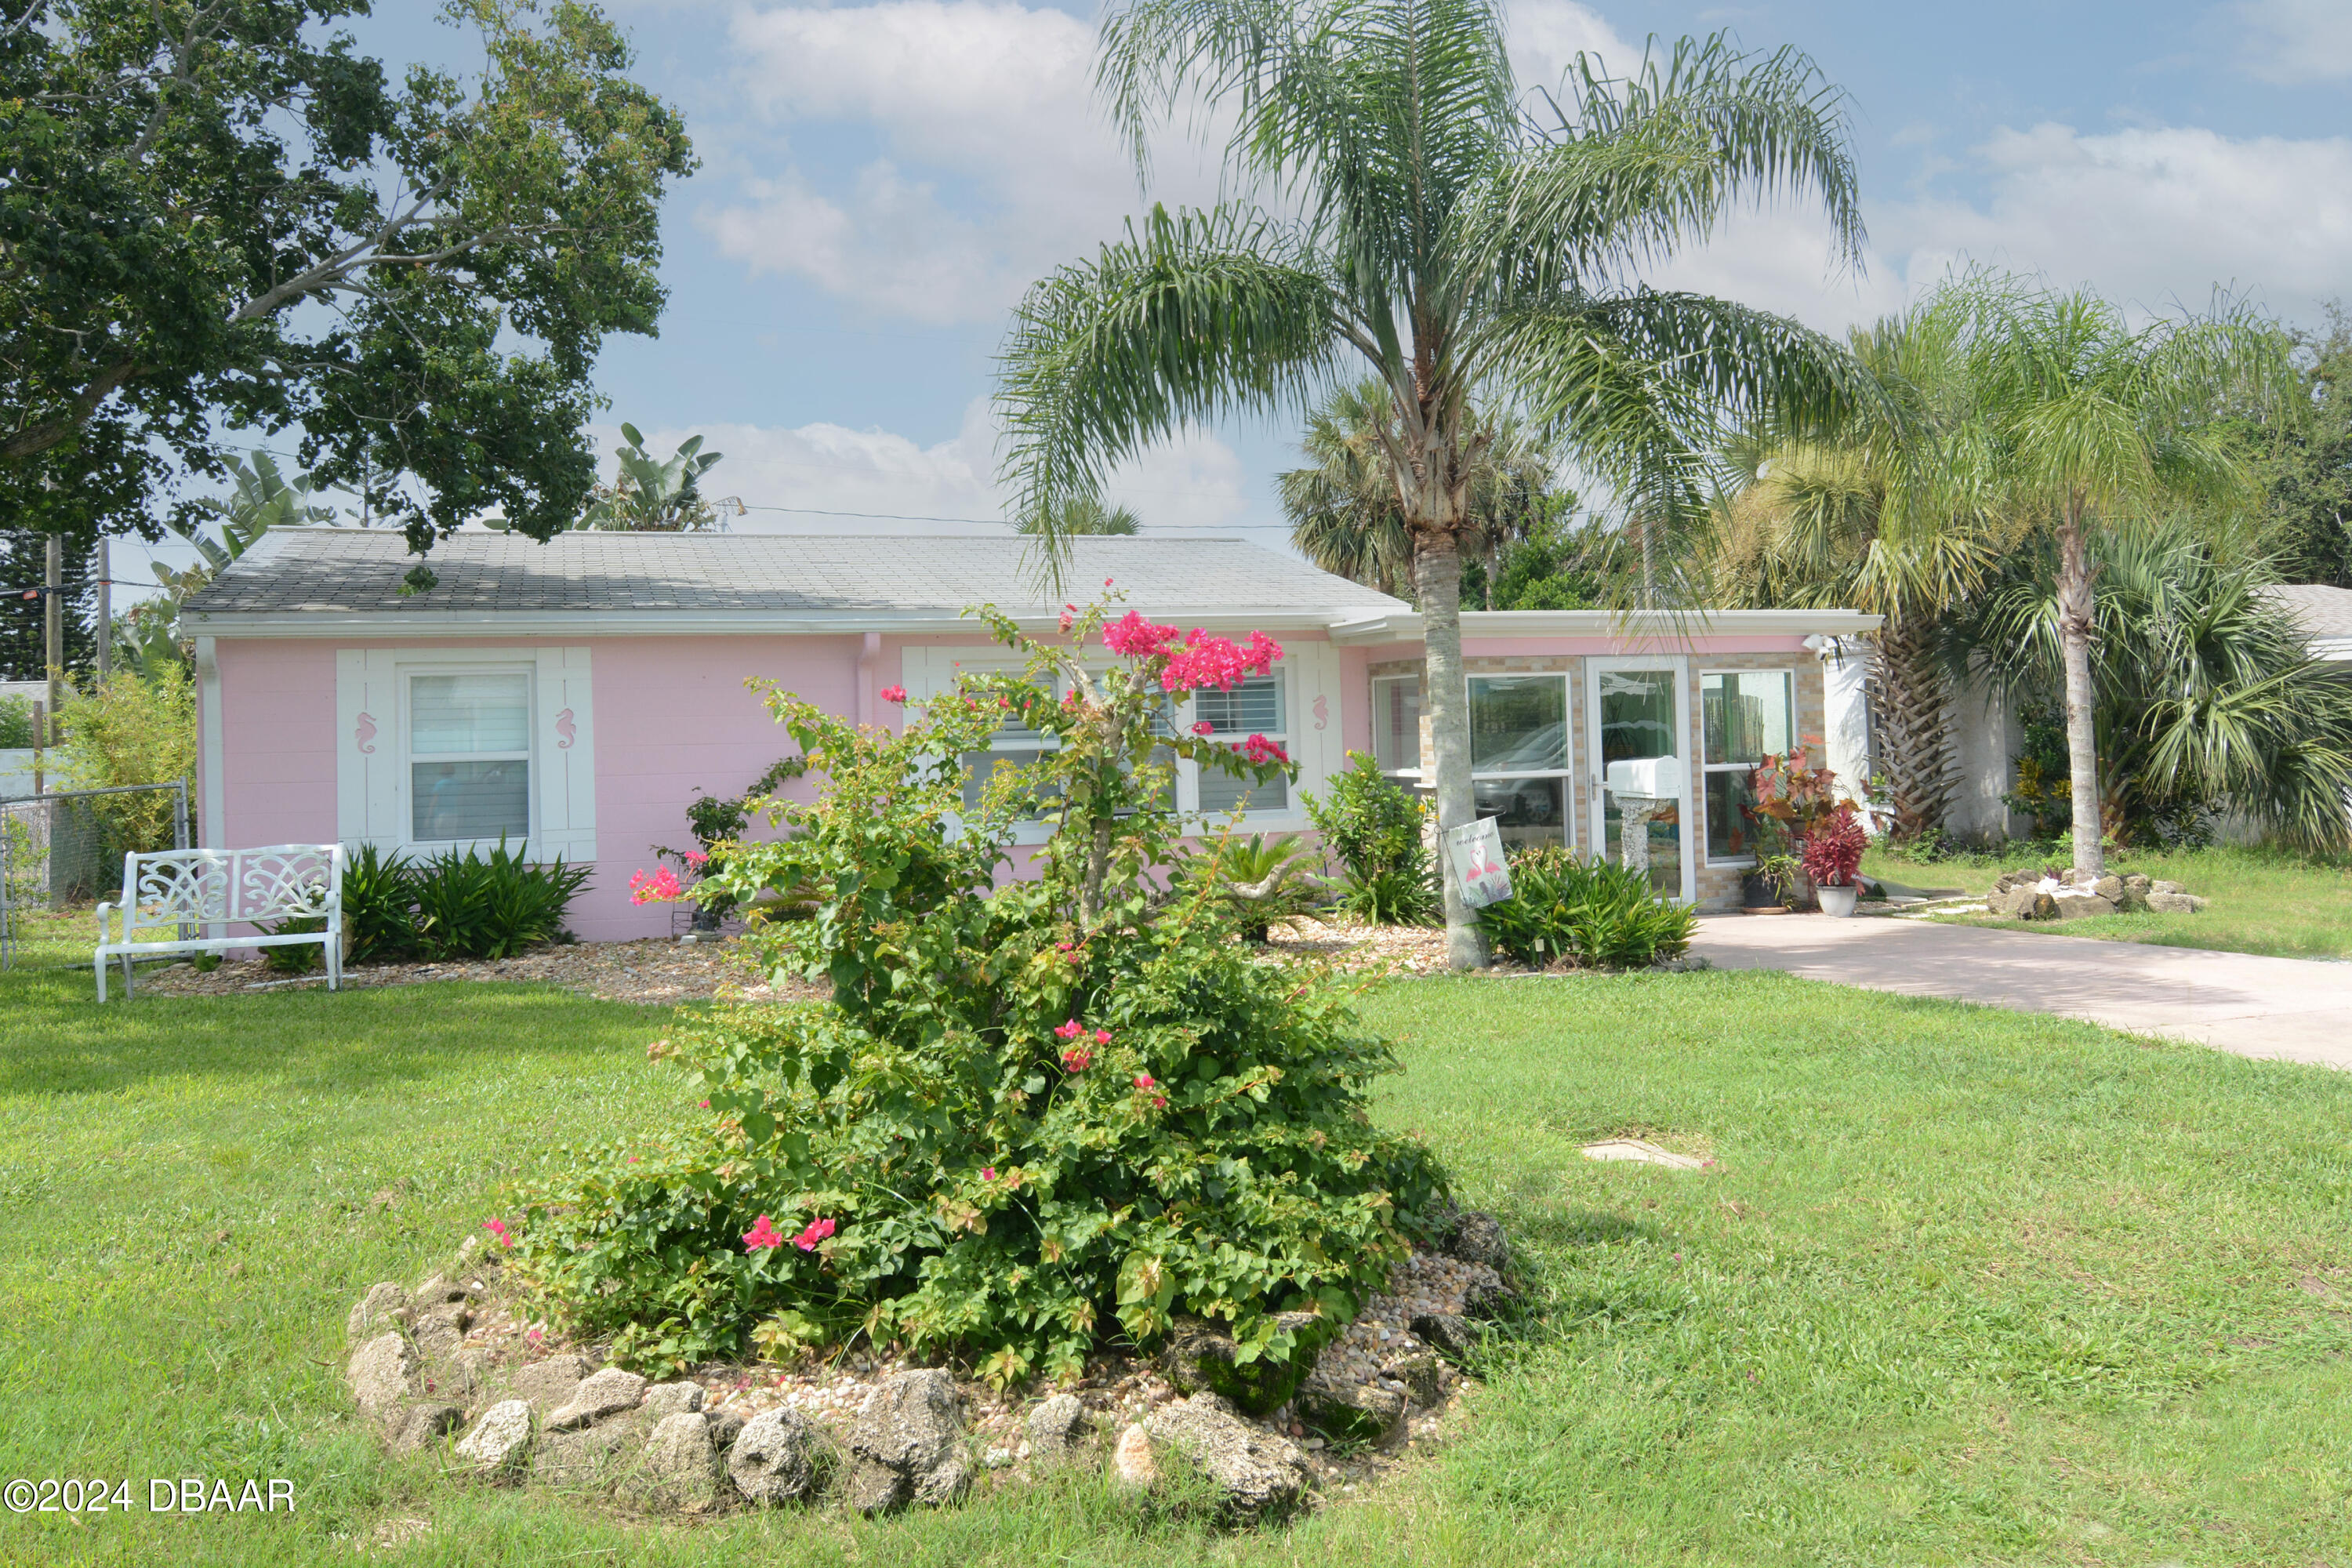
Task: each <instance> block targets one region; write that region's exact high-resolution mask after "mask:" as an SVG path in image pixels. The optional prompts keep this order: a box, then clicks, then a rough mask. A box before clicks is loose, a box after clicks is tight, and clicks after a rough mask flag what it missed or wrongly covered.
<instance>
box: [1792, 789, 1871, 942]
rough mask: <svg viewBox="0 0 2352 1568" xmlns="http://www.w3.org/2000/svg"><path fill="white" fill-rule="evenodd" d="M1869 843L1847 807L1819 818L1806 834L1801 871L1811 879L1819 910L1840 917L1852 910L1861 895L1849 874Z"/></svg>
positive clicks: (1854, 869) (1855, 866)
mask: <svg viewBox="0 0 2352 1568" xmlns="http://www.w3.org/2000/svg"><path fill="white" fill-rule="evenodd" d="M1869 842H1870V840H1869V839H1868V838H1867V837H1864V834H1863V831H1862V824H1861V823H1859V822H1856V821H1855V820H1854V819H1853V811H1852V810H1851V809H1850V808H1847V807H1840V808H1839V809H1838V810H1836V811H1833V812H1832V813H1830V814H1829V815H1828V816H1825V817H1823V818H1822V819H1821V820H1820V821H1819V822H1818V823H1816V824H1815V825H1814V826H1813V830H1812V832H1811V833H1810V834H1809V835H1807V836H1806V838H1805V846H1804V861H1805V873H1806V875H1808V876H1810V877H1811V878H1812V879H1813V889H1814V893H1815V895H1816V896H1817V897H1819V898H1820V900H1822V913H1823V914H1825V915H1833V916H1836V917H1838V918H1839V919H1841V920H1842V919H1843V918H1845V917H1846V916H1848V915H1851V914H1853V904H1854V900H1855V899H1857V898H1858V897H1860V896H1861V895H1860V892H1859V890H1858V889H1856V888H1855V887H1854V885H1853V874H1854V872H1855V871H1856V870H1858V869H1859V868H1861V866H1862V852H1863V850H1864V848H1866V847H1868V846H1869Z"/></svg>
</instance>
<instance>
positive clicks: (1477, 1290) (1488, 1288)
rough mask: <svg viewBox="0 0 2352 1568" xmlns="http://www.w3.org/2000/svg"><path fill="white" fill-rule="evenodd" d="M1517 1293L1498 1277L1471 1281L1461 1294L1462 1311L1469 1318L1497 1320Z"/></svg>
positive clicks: (1515, 1297) (1508, 1283)
mask: <svg viewBox="0 0 2352 1568" xmlns="http://www.w3.org/2000/svg"><path fill="white" fill-rule="evenodd" d="M1517 1298H1518V1292H1517V1291H1516V1290H1514V1289H1511V1286H1510V1282H1509V1281H1508V1280H1506V1279H1503V1278H1502V1276H1500V1275H1493V1276H1490V1277H1488V1278H1486V1279H1476V1280H1473V1281H1472V1282H1471V1283H1470V1285H1469V1286H1468V1287H1466V1288H1465V1289H1464V1290H1463V1292H1462V1311H1463V1314H1464V1316H1465V1317H1471V1318H1499V1317H1501V1316H1502V1315H1503V1312H1504V1310H1506V1309H1507V1308H1508V1307H1509V1306H1510V1304H1511V1303H1512V1302H1513V1301H1514V1300H1517Z"/></svg>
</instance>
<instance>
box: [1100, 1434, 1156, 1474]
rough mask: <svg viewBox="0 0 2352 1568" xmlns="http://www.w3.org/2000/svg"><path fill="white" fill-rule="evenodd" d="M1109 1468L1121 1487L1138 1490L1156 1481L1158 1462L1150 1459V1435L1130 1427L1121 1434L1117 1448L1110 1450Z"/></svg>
mask: <svg viewBox="0 0 2352 1568" xmlns="http://www.w3.org/2000/svg"><path fill="white" fill-rule="evenodd" d="M1110 1468H1111V1474H1112V1475H1113V1476H1114V1477H1115V1478H1117V1479H1118V1484H1119V1485H1121V1486H1123V1487H1132V1488H1135V1489H1138V1490H1140V1489H1143V1488H1145V1487H1149V1486H1150V1485H1152V1484H1153V1483H1155V1482H1156V1481H1158V1480H1159V1479H1160V1461H1159V1460H1157V1459H1156V1458H1152V1454H1151V1434H1150V1433H1149V1432H1146V1431H1145V1430H1144V1429H1143V1428H1142V1427H1141V1426H1132V1425H1130V1426H1129V1427H1128V1429H1127V1430H1126V1431H1124V1432H1121V1433H1120V1434H1119V1435H1118V1447H1116V1448H1114V1449H1112V1450H1111V1456H1110Z"/></svg>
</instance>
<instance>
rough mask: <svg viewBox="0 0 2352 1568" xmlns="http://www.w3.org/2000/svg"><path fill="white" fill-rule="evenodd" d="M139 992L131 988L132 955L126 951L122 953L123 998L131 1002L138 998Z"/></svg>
mask: <svg viewBox="0 0 2352 1568" xmlns="http://www.w3.org/2000/svg"><path fill="white" fill-rule="evenodd" d="M137 995H138V992H136V991H135V990H133V989H132V988H131V955H130V954H129V953H127V952H126V953H124V954H123V955H122V999H123V1000H124V1001H125V1002H129V1001H131V1000H133V999H134V998H136V997H137Z"/></svg>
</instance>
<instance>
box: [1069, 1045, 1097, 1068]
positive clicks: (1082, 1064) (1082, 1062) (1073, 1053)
mask: <svg viewBox="0 0 2352 1568" xmlns="http://www.w3.org/2000/svg"><path fill="white" fill-rule="evenodd" d="M1094 1060H1095V1054H1094V1052H1092V1051H1090V1050H1088V1049H1087V1048H1086V1047H1084V1046H1072V1047H1070V1048H1069V1049H1068V1050H1066V1051H1064V1052H1063V1053H1062V1067H1063V1069H1064V1070H1065V1071H1067V1072H1084V1071H1086V1070H1087V1068H1090V1067H1092V1066H1093V1065H1094Z"/></svg>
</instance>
